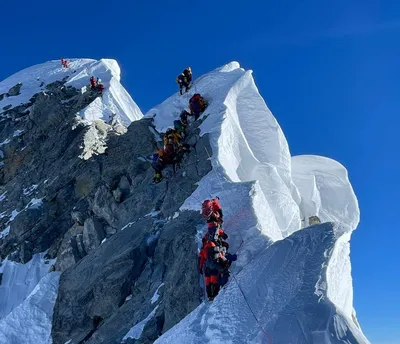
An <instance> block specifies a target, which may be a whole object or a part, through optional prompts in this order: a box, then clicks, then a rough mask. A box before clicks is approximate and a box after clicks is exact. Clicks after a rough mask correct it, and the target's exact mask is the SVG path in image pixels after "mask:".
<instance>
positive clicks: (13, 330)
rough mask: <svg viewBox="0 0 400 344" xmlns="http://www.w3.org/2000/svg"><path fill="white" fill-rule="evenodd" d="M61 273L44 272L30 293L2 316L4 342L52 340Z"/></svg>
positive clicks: (0, 331) (0, 338)
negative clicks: (53, 319)
mask: <svg viewBox="0 0 400 344" xmlns="http://www.w3.org/2000/svg"><path fill="white" fill-rule="evenodd" d="M59 278H60V274H59V273H58V272H51V273H49V274H47V275H46V276H44V277H43V278H42V279H41V280H40V282H39V283H38V284H37V286H36V287H35V288H34V289H33V291H32V292H31V293H30V294H29V296H28V297H27V298H26V299H25V301H24V302H22V303H21V304H20V305H19V306H18V307H16V308H15V309H14V310H13V311H12V312H11V313H9V314H8V315H7V316H6V317H5V318H3V319H1V320H0V344H37V343H41V344H51V343H52V340H51V326H52V318H53V308H54V304H55V302H56V298H57V290H58V281H59Z"/></svg>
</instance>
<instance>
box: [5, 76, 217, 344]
mask: <svg viewBox="0 0 400 344" xmlns="http://www.w3.org/2000/svg"><path fill="white" fill-rule="evenodd" d="M46 88H47V90H48V91H46V92H42V93H39V94H37V95H35V96H34V97H32V99H31V100H30V102H29V104H24V105H21V106H18V107H14V108H10V109H8V110H7V111H5V112H3V113H2V114H0V121H1V126H0V143H2V144H1V147H0V149H1V152H2V155H1V162H3V165H2V164H0V165H1V166H0V196H1V195H3V194H4V195H5V196H4V199H3V200H2V202H1V203H0V214H3V215H4V217H2V218H1V219H0V231H2V230H3V229H5V228H6V227H7V226H8V225H9V226H10V233H9V235H7V236H5V237H4V238H0V258H1V259H2V258H4V257H6V256H9V258H11V259H14V260H16V261H19V262H22V263H24V262H27V261H29V259H30V258H31V256H32V255H33V254H35V253H39V252H43V251H45V250H48V257H49V258H57V261H56V263H55V265H54V267H53V268H54V269H55V270H57V271H61V272H62V274H61V279H60V286H59V294H58V298H57V302H56V305H55V308H54V316H53V329H52V337H53V343H54V344H59V343H61V344H64V343H65V342H67V341H68V340H70V339H71V340H72V341H71V343H83V342H85V343H92V344H94V343H120V341H121V340H122V338H123V337H124V336H125V335H126V334H127V332H128V331H129V329H130V328H131V327H132V326H134V325H135V324H137V323H138V322H140V321H142V320H143V319H144V318H146V317H147V316H148V315H149V314H150V313H151V312H152V311H154V310H155V308H156V307H157V306H158V307H157V309H156V310H155V314H154V318H152V319H151V321H149V322H148V323H147V324H146V326H145V328H144V331H143V333H142V336H141V337H140V339H129V340H128V342H132V343H133V342H134V343H152V342H153V341H154V340H155V339H157V337H158V336H159V335H160V334H161V333H163V332H165V331H166V330H168V329H169V328H171V327H172V326H173V325H174V324H176V323H177V322H178V321H179V320H181V319H182V318H183V317H185V316H186V315H187V314H188V313H189V312H190V311H191V310H193V309H194V308H195V307H196V306H197V305H198V304H199V303H200V300H201V290H200V287H199V277H198V272H197V247H196V245H195V236H196V227H197V226H198V225H201V224H202V220H201V217H200V215H199V214H198V213H196V212H188V211H186V212H182V213H181V212H179V216H178V217H175V216H174V219H172V215H174V214H175V213H176V212H178V211H179V208H180V206H181V205H182V204H183V202H184V200H185V199H186V198H187V197H189V196H190V194H191V193H192V192H193V191H194V190H195V189H196V187H197V186H196V182H198V181H199V180H200V179H201V178H202V177H203V176H204V175H206V174H207V173H208V172H209V171H210V170H211V164H210V162H209V160H208V155H207V152H206V150H205V148H207V150H208V151H209V152H211V148H210V146H209V143H208V137H207V135H204V136H202V137H201V138H200V137H199V129H198V128H197V126H196V124H194V125H192V126H191V127H189V130H188V137H187V143H189V144H190V145H191V152H190V153H188V154H187V155H186V156H185V158H184V161H183V164H182V168H181V169H180V170H178V171H177V172H176V173H175V174H174V173H173V172H172V169H171V168H166V169H165V170H164V171H163V174H164V176H165V178H164V180H163V181H162V182H161V183H159V184H156V185H153V184H152V178H153V175H154V171H153V169H152V168H151V166H150V162H149V159H148V158H149V157H150V156H151V155H152V154H153V152H154V151H155V150H156V148H157V145H158V144H159V143H158V142H156V139H155V137H154V135H153V133H152V132H151V131H150V130H149V128H150V127H151V126H152V120H151V119H142V120H140V121H136V122H133V123H132V124H131V125H130V126H129V128H128V130H126V129H124V128H122V129H121V128H119V129H118V130H113V129H112V128H111V127H110V126H109V125H106V124H104V123H95V124H93V125H92V126H91V127H87V126H85V125H83V124H80V123H77V122H76V113H77V112H78V111H80V110H81V109H83V108H84V107H86V106H87V105H88V104H89V103H90V102H92V101H93V100H94V99H95V98H96V97H97V96H98V95H97V94H93V93H91V92H90V91H89V92H86V93H84V94H81V93H80V92H79V91H78V90H75V89H74V88H71V87H64V86H63V82H55V83H54V84H51V85H48V86H47V87H46ZM171 124H172V123H171ZM88 130H98V131H99V130H101V137H102V139H104V140H105V141H104V142H105V144H106V146H107V148H106V150H105V153H104V154H100V155H93V154H89V155H86V156H85V158H84V159H82V151H83V146H85V135H86V133H87V132H88ZM16 131H18V135H15V133H16ZM121 133H123V135H121ZM104 142H103V143H104ZM103 143H102V144H103ZM94 144H96V142H94ZM14 209H15V210H16V212H18V214H17V215H16V216H15V218H13V220H12V221H11V222H10V218H11V212H12V211H13V210H14ZM154 211H158V212H157V214H158V215H157V217H152V215H151V213H153V214H154ZM0 217H1V216H0ZM161 285H162V287H160V286H161ZM159 287H160V288H159ZM157 288H159V290H158V294H159V295H160V296H159V299H158V301H156V302H154V303H153V304H152V303H151V301H150V300H151V298H152V296H153V295H154V293H155V291H156V290H157ZM128 296H130V298H129V300H128V301H126V298H127V297H128Z"/></svg>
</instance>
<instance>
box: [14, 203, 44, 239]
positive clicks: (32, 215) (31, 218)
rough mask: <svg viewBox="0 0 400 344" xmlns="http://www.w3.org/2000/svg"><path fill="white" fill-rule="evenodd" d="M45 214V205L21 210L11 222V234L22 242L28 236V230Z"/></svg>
mask: <svg viewBox="0 0 400 344" xmlns="http://www.w3.org/2000/svg"><path fill="white" fill-rule="evenodd" d="M43 214H44V209H43V207H40V206H39V207H31V208H28V209H26V210H24V211H22V212H20V213H19V214H18V215H17V216H16V218H15V219H14V221H12V222H11V226H10V235H11V236H12V237H14V238H15V240H16V241H18V242H21V241H22V240H23V239H24V237H25V236H26V234H27V232H28V231H30V230H32V229H33V227H34V226H35V225H36V224H37V223H38V222H39V221H40V220H41V219H42V216H43Z"/></svg>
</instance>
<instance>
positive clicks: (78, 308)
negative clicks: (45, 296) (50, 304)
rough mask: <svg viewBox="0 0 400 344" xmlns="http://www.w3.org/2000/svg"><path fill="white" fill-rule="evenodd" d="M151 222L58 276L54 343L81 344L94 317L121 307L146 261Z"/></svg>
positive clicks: (120, 236)
mask: <svg viewBox="0 0 400 344" xmlns="http://www.w3.org/2000/svg"><path fill="white" fill-rule="evenodd" d="M151 223H152V220H151V219H145V220H142V221H140V222H138V223H137V225H135V226H133V227H131V228H127V229H125V230H124V231H121V232H118V233H117V234H116V235H114V236H112V237H111V238H110V239H108V240H107V241H106V242H105V243H104V244H103V245H101V246H100V247H99V248H98V249H97V250H94V251H93V252H91V253H90V254H89V255H88V256H86V257H85V258H83V259H82V261H81V262H80V264H78V265H76V266H75V267H74V268H73V269H69V270H66V271H65V272H64V273H63V274H62V275H61V279H60V287H59V292H58V297H57V302H56V305H55V307H54V315H53V331H52V337H53V342H54V343H55V344H58V343H65V342H66V341H67V340H68V339H69V338H71V339H72V341H73V342H74V343H75V342H76V343H78V342H79V341H82V340H83V339H84V338H86V336H87V335H88V334H89V333H90V332H91V331H92V329H93V318H94V317H101V318H103V319H107V318H108V317H110V316H111V315H112V314H113V313H114V312H115V311H117V310H118V308H119V307H120V306H121V305H122V304H123V302H124V300H125V298H126V297H127V296H128V295H129V293H130V286H131V285H132V284H133V283H134V281H135V280H136V279H137V278H138V277H139V276H140V273H141V271H142V269H143V265H144V263H145V262H146V261H147V255H146V246H147V244H146V240H144V233H145V232H146V229H148V228H150V227H151ZM117 247H118V249H117V250H116V248H117ZM100 300H101V302H99V301H100Z"/></svg>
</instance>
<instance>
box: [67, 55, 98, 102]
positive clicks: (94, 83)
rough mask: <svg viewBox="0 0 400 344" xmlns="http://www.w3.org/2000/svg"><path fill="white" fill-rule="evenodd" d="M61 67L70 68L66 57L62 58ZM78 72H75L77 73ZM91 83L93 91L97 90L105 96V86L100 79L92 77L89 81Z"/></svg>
mask: <svg viewBox="0 0 400 344" xmlns="http://www.w3.org/2000/svg"><path fill="white" fill-rule="evenodd" d="M61 66H62V67H63V68H69V62H68V60H66V59H65V58H64V57H62V58H61ZM75 72H76V71H74V73H75ZM89 81H90V88H91V89H92V90H96V91H97V92H98V93H99V94H103V90H104V85H103V84H102V82H101V80H100V79H99V78H96V79H95V77H94V76H93V75H92V76H91V77H90V79H89Z"/></svg>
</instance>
